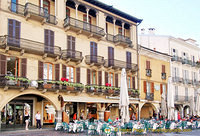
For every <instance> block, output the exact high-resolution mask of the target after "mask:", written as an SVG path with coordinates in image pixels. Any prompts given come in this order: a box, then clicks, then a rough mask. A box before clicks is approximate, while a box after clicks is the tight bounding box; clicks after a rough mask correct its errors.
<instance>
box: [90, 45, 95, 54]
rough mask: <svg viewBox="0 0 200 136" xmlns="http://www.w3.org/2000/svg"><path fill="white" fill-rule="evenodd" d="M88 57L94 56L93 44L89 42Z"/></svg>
mask: <svg viewBox="0 0 200 136" xmlns="http://www.w3.org/2000/svg"><path fill="white" fill-rule="evenodd" d="M90 55H91V56H93V55H94V44H93V42H90Z"/></svg>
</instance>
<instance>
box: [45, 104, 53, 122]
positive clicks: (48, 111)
mask: <svg viewBox="0 0 200 136" xmlns="http://www.w3.org/2000/svg"><path fill="white" fill-rule="evenodd" d="M43 107H44V109H43V111H44V112H43V119H44V120H43V122H44V123H54V121H55V114H56V112H55V108H54V106H53V105H52V104H51V103H50V102H44V105H43Z"/></svg>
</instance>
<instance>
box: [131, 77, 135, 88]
mask: <svg viewBox="0 0 200 136" xmlns="http://www.w3.org/2000/svg"><path fill="white" fill-rule="evenodd" d="M132 88H133V89H135V77H132Z"/></svg>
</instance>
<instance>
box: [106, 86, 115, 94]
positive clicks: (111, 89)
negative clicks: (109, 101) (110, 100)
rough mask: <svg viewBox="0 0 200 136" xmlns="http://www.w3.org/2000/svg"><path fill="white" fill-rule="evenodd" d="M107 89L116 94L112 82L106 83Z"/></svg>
mask: <svg viewBox="0 0 200 136" xmlns="http://www.w3.org/2000/svg"><path fill="white" fill-rule="evenodd" d="M106 90H107V91H108V93H109V94H114V90H113V88H112V87H111V84H109V83H106Z"/></svg>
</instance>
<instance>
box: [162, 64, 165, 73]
mask: <svg viewBox="0 0 200 136" xmlns="http://www.w3.org/2000/svg"><path fill="white" fill-rule="evenodd" d="M162 73H165V65H162Z"/></svg>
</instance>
